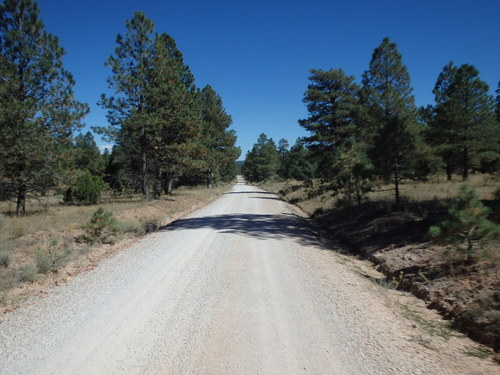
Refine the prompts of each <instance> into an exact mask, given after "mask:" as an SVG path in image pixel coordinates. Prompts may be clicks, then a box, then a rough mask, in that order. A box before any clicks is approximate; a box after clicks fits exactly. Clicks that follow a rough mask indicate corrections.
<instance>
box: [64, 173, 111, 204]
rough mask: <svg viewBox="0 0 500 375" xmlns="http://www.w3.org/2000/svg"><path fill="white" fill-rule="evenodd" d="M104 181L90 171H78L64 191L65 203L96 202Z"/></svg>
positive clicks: (98, 199) (99, 196)
mask: <svg viewBox="0 0 500 375" xmlns="http://www.w3.org/2000/svg"><path fill="white" fill-rule="evenodd" d="M103 189H104V182H103V180H102V178H101V177H98V176H94V175H93V174H92V173H90V171H88V170H83V171H78V172H77V176H76V177H75V179H74V182H73V184H71V186H70V187H69V188H68V189H67V190H66V191H65V193H64V201H65V202H66V203H84V204H97V203H99V201H100V199H101V193H102V190H103Z"/></svg>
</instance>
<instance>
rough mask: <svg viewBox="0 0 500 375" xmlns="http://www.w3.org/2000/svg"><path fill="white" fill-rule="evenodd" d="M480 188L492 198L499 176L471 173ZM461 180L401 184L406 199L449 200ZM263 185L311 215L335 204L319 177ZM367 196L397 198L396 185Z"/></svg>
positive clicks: (480, 193) (471, 179)
mask: <svg viewBox="0 0 500 375" xmlns="http://www.w3.org/2000/svg"><path fill="white" fill-rule="evenodd" d="M467 183H468V184H469V185H471V186H472V187H473V188H474V189H475V190H476V192H477V194H478V196H479V198H480V199H493V192H494V191H495V189H498V188H499V187H500V179H499V178H498V177H495V176H490V175H484V174H477V175H470V176H469V180H468V181H467ZM460 184H462V180H461V178H460V177H459V176H454V178H453V180H452V181H446V177H444V176H437V177H434V178H433V179H431V180H430V181H428V182H418V181H405V182H403V183H402V184H401V186H400V193H401V198H402V200H403V201H407V202H413V203H418V202H429V201H440V202H444V203H447V202H450V201H451V200H452V199H454V198H455V197H456V196H457V194H458V189H459V186H460ZM261 186H262V187H263V188H264V189H266V190H269V191H271V192H274V193H276V194H280V192H281V193H283V192H284V193H286V194H282V195H285V196H286V199H287V200H288V201H290V202H292V203H296V204H298V205H299V206H300V207H301V208H302V209H303V210H304V211H305V212H306V213H308V214H309V215H312V214H313V213H314V212H315V211H316V210H317V209H323V210H329V209H332V208H334V207H335V206H336V202H337V200H338V197H337V196H333V195H332V192H331V191H322V190H321V189H322V185H321V182H320V181H319V180H316V181H314V183H313V186H312V187H306V186H305V185H304V183H303V182H299V181H294V180H289V181H273V182H266V183H264V184H262V185H261ZM367 199H368V200H369V201H372V202H387V203H389V204H392V202H393V201H394V186H393V185H382V186H380V187H378V188H376V189H375V190H374V191H372V192H370V193H369V194H368V195H367Z"/></svg>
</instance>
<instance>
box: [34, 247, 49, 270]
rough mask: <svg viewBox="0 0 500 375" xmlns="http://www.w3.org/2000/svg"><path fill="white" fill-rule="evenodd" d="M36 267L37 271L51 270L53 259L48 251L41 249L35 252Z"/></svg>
mask: <svg viewBox="0 0 500 375" xmlns="http://www.w3.org/2000/svg"><path fill="white" fill-rule="evenodd" d="M36 268H37V271H38V273H48V272H50V271H52V269H53V261H52V257H51V256H50V254H49V253H46V252H43V251H41V250H40V251H38V252H37V253H36Z"/></svg>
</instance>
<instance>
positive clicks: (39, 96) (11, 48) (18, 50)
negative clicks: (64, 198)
mask: <svg viewBox="0 0 500 375" xmlns="http://www.w3.org/2000/svg"><path fill="white" fill-rule="evenodd" d="M39 13H40V10H39V8H38V5H37V4H36V3H35V2H34V1H31V0H6V1H4V2H3V4H1V5H0V76H1V77H2V79H1V80H0V196H2V198H4V199H10V200H13V201H15V202H16V213H17V215H18V216H22V215H24V214H25V213H26V199H27V198H29V197H30V196H38V195H40V194H43V193H44V192H45V191H46V190H47V189H49V188H51V187H53V186H54V185H55V184H56V182H58V178H59V177H60V176H62V175H63V173H57V172H62V171H61V168H60V167H61V166H63V165H64V158H65V156H66V154H67V152H66V151H67V149H68V148H69V146H70V144H71V135H72V133H73V131H74V130H76V129H78V128H80V127H81V123H80V120H81V119H82V118H83V117H84V116H85V114H86V113H87V112H88V107H87V106H86V105H85V104H82V103H79V102H77V101H76V100H75V99H74V95H73V86H74V84H75V82H74V80H73V77H72V76H71V74H70V73H69V72H68V71H66V70H65V69H64V68H63V63H62V59H63V56H64V49H63V48H62V47H61V46H60V45H59V40H58V38H57V37H56V36H54V35H52V34H49V33H48V32H47V31H45V29H44V25H43V22H42V21H41V20H40V18H39Z"/></svg>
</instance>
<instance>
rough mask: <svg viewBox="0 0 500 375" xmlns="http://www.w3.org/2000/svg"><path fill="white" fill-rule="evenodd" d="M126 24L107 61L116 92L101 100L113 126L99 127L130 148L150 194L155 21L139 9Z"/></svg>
mask: <svg viewBox="0 0 500 375" xmlns="http://www.w3.org/2000/svg"><path fill="white" fill-rule="evenodd" d="M125 25H126V28H127V32H126V34H125V35H121V34H118V36H117V37H116V44H117V46H116V48H115V54H114V55H111V56H110V57H109V59H108V61H107V63H106V65H107V66H109V67H110V68H111V71H112V73H113V74H112V76H111V77H109V78H108V85H109V88H110V89H112V90H114V93H115V95H114V96H106V95H102V97H101V101H100V104H101V106H103V107H104V108H106V109H107V110H108V114H107V118H108V121H109V123H110V124H111V126H110V127H107V128H96V129H95V130H96V131H97V132H99V133H101V134H102V133H104V134H106V135H107V136H108V138H109V140H111V141H114V142H116V143H117V144H118V145H119V146H120V147H123V148H124V149H126V150H127V154H128V156H129V161H130V167H131V169H132V171H131V172H132V173H133V174H135V175H136V177H137V179H138V181H139V187H140V191H141V193H142V195H143V196H144V197H147V196H148V193H149V192H148V171H149V168H150V166H149V160H148V154H149V153H150V152H151V144H150V142H149V139H148V137H147V132H148V129H149V128H150V127H151V123H150V120H149V119H148V116H147V114H146V91H147V89H148V86H149V84H150V74H151V70H152V60H153V49H154V41H153V29H154V24H153V22H152V21H151V20H150V19H148V18H147V17H146V16H145V14H144V13H142V12H135V13H134V15H133V18H132V19H130V20H127V21H126V22H125Z"/></svg>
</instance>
